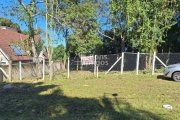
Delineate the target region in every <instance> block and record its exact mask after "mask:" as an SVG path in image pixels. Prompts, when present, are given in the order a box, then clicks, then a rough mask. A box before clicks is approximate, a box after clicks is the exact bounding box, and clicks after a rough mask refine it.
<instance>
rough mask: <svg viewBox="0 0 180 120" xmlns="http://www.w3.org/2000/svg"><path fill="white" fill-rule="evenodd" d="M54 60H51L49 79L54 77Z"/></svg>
mask: <svg viewBox="0 0 180 120" xmlns="http://www.w3.org/2000/svg"><path fill="white" fill-rule="evenodd" d="M52 64H53V61H50V63H49V79H50V80H52V78H53V67H52Z"/></svg>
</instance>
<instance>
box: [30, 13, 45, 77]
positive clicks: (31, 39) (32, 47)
mask: <svg viewBox="0 0 180 120" xmlns="http://www.w3.org/2000/svg"><path fill="white" fill-rule="evenodd" d="M29 32H30V33H29V40H30V45H31V49H32V52H33V57H34V59H35V64H36V70H37V77H38V79H39V78H41V77H42V76H41V70H40V64H39V60H38V55H37V51H36V46H35V40H34V29H33V18H32V16H31V15H30V16H29Z"/></svg>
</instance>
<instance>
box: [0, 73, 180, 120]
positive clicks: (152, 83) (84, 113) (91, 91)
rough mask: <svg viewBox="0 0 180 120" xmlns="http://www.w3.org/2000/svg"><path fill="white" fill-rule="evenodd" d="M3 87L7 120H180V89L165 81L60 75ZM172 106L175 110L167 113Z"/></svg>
mask: <svg viewBox="0 0 180 120" xmlns="http://www.w3.org/2000/svg"><path fill="white" fill-rule="evenodd" d="M5 84H8V83H1V84H0V119H2V120H178V119H180V114H179V113H180V93H179V92H180V83H179V82H174V81H171V80H168V79H164V78H162V77H161V76H151V75H132V74H124V75H117V74H108V75H104V73H103V74H102V73H101V74H100V76H99V78H95V77H94V76H93V75H92V73H90V72H82V71H78V72H77V71H76V72H71V78H70V79H66V73H56V75H55V76H54V80H53V81H49V80H48V79H47V80H45V81H41V82H40V81H39V82H33V81H32V80H23V81H16V82H12V84H13V86H14V88H13V89H8V90H3V89H2V87H3V86H4V85H5ZM164 104H170V105H172V106H173V109H172V110H168V109H165V108H163V107H162V105H164Z"/></svg>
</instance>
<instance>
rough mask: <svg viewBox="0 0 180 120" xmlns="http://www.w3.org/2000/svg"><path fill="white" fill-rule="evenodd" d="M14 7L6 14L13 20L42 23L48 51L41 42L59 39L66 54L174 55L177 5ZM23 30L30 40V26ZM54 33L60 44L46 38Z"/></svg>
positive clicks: (70, 2)
mask: <svg viewBox="0 0 180 120" xmlns="http://www.w3.org/2000/svg"><path fill="white" fill-rule="evenodd" d="M18 1H19V4H20V5H21V7H20V8H21V9H18V10H17V9H15V8H17V7H19V6H12V8H13V9H11V10H14V11H15V12H17V11H18V12H17V13H19V11H21V12H22V13H23V14H21V16H20V17H19V20H24V21H25V22H26V23H33V21H34V18H35V17H36V15H38V16H41V17H42V18H43V17H44V19H46V20H47V24H48V29H49V31H46V32H48V34H46V35H47V37H46V38H48V39H49V40H50V39H51V40H52V41H51V45H49V44H50V43H49V42H48V41H46V42H45V43H46V45H47V47H49V48H52V46H53V43H54V41H59V40H62V39H64V40H65V41H66V45H65V46H64V47H65V49H66V52H67V54H69V53H74V54H111V53H120V52H124V51H126V50H128V51H133V52H136V51H139V52H144V53H152V52H155V51H156V52H165V51H167V50H164V48H165V47H167V48H168V51H167V52H179V49H178V48H179V44H175V43H179V29H180V28H179V27H178V25H179V24H178V21H179V19H178V18H179V17H178V16H180V15H179V10H180V6H179V3H180V1H179V0H171V1H169V0H145V1H141V0H98V1H97V0H52V1H50V0H44V1H40V0H31V2H30V4H29V5H27V6H23V4H22V0H18ZM37 4H42V5H44V7H42V6H41V7H39V6H38V5H37ZM10 12H11V13H12V11H10ZM13 15H19V14H13ZM26 18H28V19H26ZM6 24H9V23H8V22H7V23H6ZM28 27H29V34H30V36H32V35H34V34H35V29H34V28H33V27H34V26H33V24H29V25H28ZM30 31H31V32H30ZM54 32H56V34H57V35H58V36H59V37H61V38H62V37H63V38H62V39H57V38H52V37H51V36H53V34H54ZM173 36H174V37H173ZM175 36H176V37H175ZM169 43H171V44H169ZM48 45H49V46H48ZM61 47H62V46H61ZM128 48H130V49H128ZM52 53H53V50H52V51H51V54H52Z"/></svg>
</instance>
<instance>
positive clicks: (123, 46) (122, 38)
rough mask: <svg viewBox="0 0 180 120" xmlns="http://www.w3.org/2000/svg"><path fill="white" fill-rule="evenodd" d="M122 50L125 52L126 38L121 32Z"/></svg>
mask: <svg viewBox="0 0 180 120" xmlns="http://www.w3.org/2000/svg"><path fill="white" fill-rule="evenodd" d="M121 52H125V40H124V37H123V36H122V33H121Z"/></svg>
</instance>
